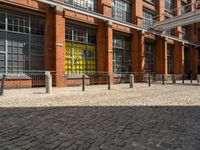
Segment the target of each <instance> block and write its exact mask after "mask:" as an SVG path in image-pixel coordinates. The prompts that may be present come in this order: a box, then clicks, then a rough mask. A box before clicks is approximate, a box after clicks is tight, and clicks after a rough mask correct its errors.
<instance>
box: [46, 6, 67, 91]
mask: <svg viewBox="0 0 200 150" xmlns="http://www.w3.org/2000/svg"><path fill="white" fill-rule="evenodd" d="M63 16H64V13H63V9H62V8H59V7H56V8H55V20H54V21H55V22H54V25H55V71H56V76H55V81H56V82H55V83H56V86H57V87H62V86H64V85H65V84H64V78H63V75H64V74H65V18H64V17H63ZM49 32H51V31H49Z"/></svg>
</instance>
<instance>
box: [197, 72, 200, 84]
mask: <svg viewBox="0 0 200 150" xmlns="http://www.w3.org/2000/svg"><path fill="white" fill-rule="evenodd" d="M199 80H200V75H199V74H198V75H197V83H199Z"/></svg>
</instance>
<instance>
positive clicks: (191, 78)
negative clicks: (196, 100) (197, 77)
mask: <svg viewBox="0 0 200 150" xmlns="http://www.w3.org/2000/svg"><path fill="white" fill-rule="evenodd" d="M192 80H193V77H192V74H191V75H190V83H192Z"/></svg>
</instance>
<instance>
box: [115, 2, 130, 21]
mask: <svg viewBox="0 0 200 150" xmlns="http://www.w3.org/2000/svg"><path fill="white" fill-rule="evenodd" d="M112 17H113V18H114V19H117V20H120V21H125V22H131V4H130V3H129V2H127V1H124V0H112Z"/></svg>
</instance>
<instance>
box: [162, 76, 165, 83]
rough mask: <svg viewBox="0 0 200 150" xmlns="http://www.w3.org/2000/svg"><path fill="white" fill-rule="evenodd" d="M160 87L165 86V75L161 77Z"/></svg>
mask: <svg viewBox="0 0 200 150" xmlns="http://www.w3.org/2000/svg"><path fill="white" fill-rule="evenodd" d="M162 85H165V75H162Z"/></svg>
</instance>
